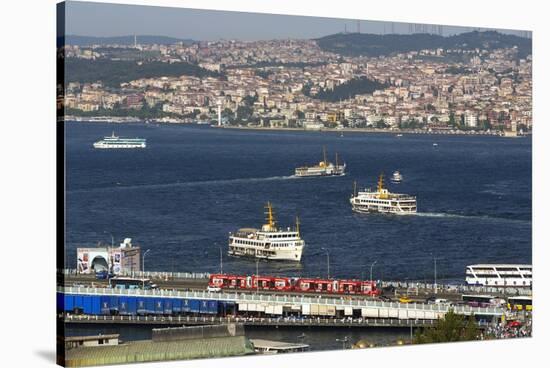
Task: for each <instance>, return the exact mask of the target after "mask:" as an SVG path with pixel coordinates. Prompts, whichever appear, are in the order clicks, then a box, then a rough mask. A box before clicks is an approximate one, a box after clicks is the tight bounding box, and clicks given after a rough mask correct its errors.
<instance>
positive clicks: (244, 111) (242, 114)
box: [237, 105, 254, 121]
mask: <svg viewBox="0 0 550 368" xmlns="http://www.w3.org/2000/svg"><path fill="white" fill-rule="evenodd" d="M253 113H254V109H253V108H252V107H250V106H248V105H241V106H239V107H238V108H237V120H244V121H248V120H249V119H250V118H251V117H252V114H253Z"/></svg>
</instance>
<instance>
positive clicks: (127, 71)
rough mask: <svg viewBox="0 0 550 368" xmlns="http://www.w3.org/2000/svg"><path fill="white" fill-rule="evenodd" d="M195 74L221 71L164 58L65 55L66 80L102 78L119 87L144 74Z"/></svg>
mask: <svg viewBox="0 0 550 368" xmlns="http://www.w3.org/2000/svg"><path fill="white" fill-rule="evenodd" d="M180 75H191V76H196V77H207V76H214V77H219V76H220V74H219V73H216V72H211V71H209V70H206V69H203V68H201V67H199V66H198V65H195V64H190V63H185V62H180V63H172V64H169V63H163V62H161V61H152V62H143V63H140V64H138V63H136V62H134V61H123V60H116V61H115V60H108V59H98V60H86V59H76V58H68V59H65V76H66V82H80V83H90V82H97V81H102V82H103V83H104V84H105V85H106V86H110V87H119V86H120V83H124V82H129V81H132V80H136V79H140V78H155V77H173V76H180Z"/></svg>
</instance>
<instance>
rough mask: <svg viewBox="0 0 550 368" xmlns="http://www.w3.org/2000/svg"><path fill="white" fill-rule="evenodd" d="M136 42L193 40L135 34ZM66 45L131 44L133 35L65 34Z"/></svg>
mask: <svg viewBox="0 0 550 368" xmlns="http://www.w3.org/2000/svg"><path fill="white" fill-rule="evenodd" d="M136 39H137V42H138V43H139V44H140V45H152V44H157V45H173V44H175V43H177V42H183V43H185V44H191V43H194V42H195V41H193V40H190V39H179V38H174V37H166V36H150V35H137V36H136ZM65 44H66V45H75V46H90V45H133V44H134V36H133V35H132V36H117V37H92V36H77V35H67V36H65Z"/></svg>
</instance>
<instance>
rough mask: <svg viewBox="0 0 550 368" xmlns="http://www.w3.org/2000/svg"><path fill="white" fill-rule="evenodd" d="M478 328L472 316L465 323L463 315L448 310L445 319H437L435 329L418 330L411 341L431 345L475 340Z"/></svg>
mask: <svg viewBox="0 0 550 368" xmlns="http://www.w3.org/2000/svg"><path fill="white" fill-rule="evenodd" d="M477 337H478V327H477V323H476V321H475V318H474V316H473V315H471V316H470V317H469V319H468V321H466V319H465V317H464V316H463V315H460V314H457V313H455V312H454V311H453V310H452V309H450V310H449V311H448V312H447V313H446V314H445V317H444V318H442V319H439V320H438V321H437V324H436V326H435V327H431V328H424V329H418V330H417V331H416V334H415V336H414V339H413V343H414V344H431V343H437V342H454V341H469V340H476V339H477Z"/></svg>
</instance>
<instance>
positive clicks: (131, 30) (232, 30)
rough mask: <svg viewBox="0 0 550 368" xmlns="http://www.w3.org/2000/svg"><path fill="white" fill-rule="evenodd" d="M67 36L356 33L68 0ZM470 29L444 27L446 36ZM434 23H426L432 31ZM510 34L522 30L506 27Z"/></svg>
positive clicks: (381, 25) (312, 21) (336, 22)
mask: <svg viewBox="0 0 550 368" xmlns="http://www.w3.org/2000/svg"><path fill="white" fill-rule="evenodd" d="M66 18H67V19H66V30H65V32H66V34H69V35H80V36H101V37H108V36H126V35H133V34H138V35H158V36H170V37H176V38H190V39H194V40H219V39H238V40H247V41H248V40H266V39H276V38H278V39H281V38H317V37H321V36H325V35H329V34H334V33H338V32H343V31H344V30H345V29H346V27H347V31H348V32H357V20H345V19H332V18H319V17H304V16H290V15H270V14H258V13H242V12H228V11H213V10H192V9H182V8H166V7H158V6H141V5H121V4H103V3H91V2H77V1H68V2H67V3H66ZM393 29H394V32H395V33H409V25H408V23H394V24H393ZM360 30H361V32H362V33H379V34H382V33H391V31H392V24H391V23H390V22H377V21H366V20H362V21H360ZM471 30H472V28H462V27H444V29H443V32H444V35H448V34H455V33H461V32H465V31H471ZM431 31H432V26H431V25H429V26H428V32H431ZM506 33H515V34H518V33H519V32H514V31H506Z"/></svg>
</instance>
